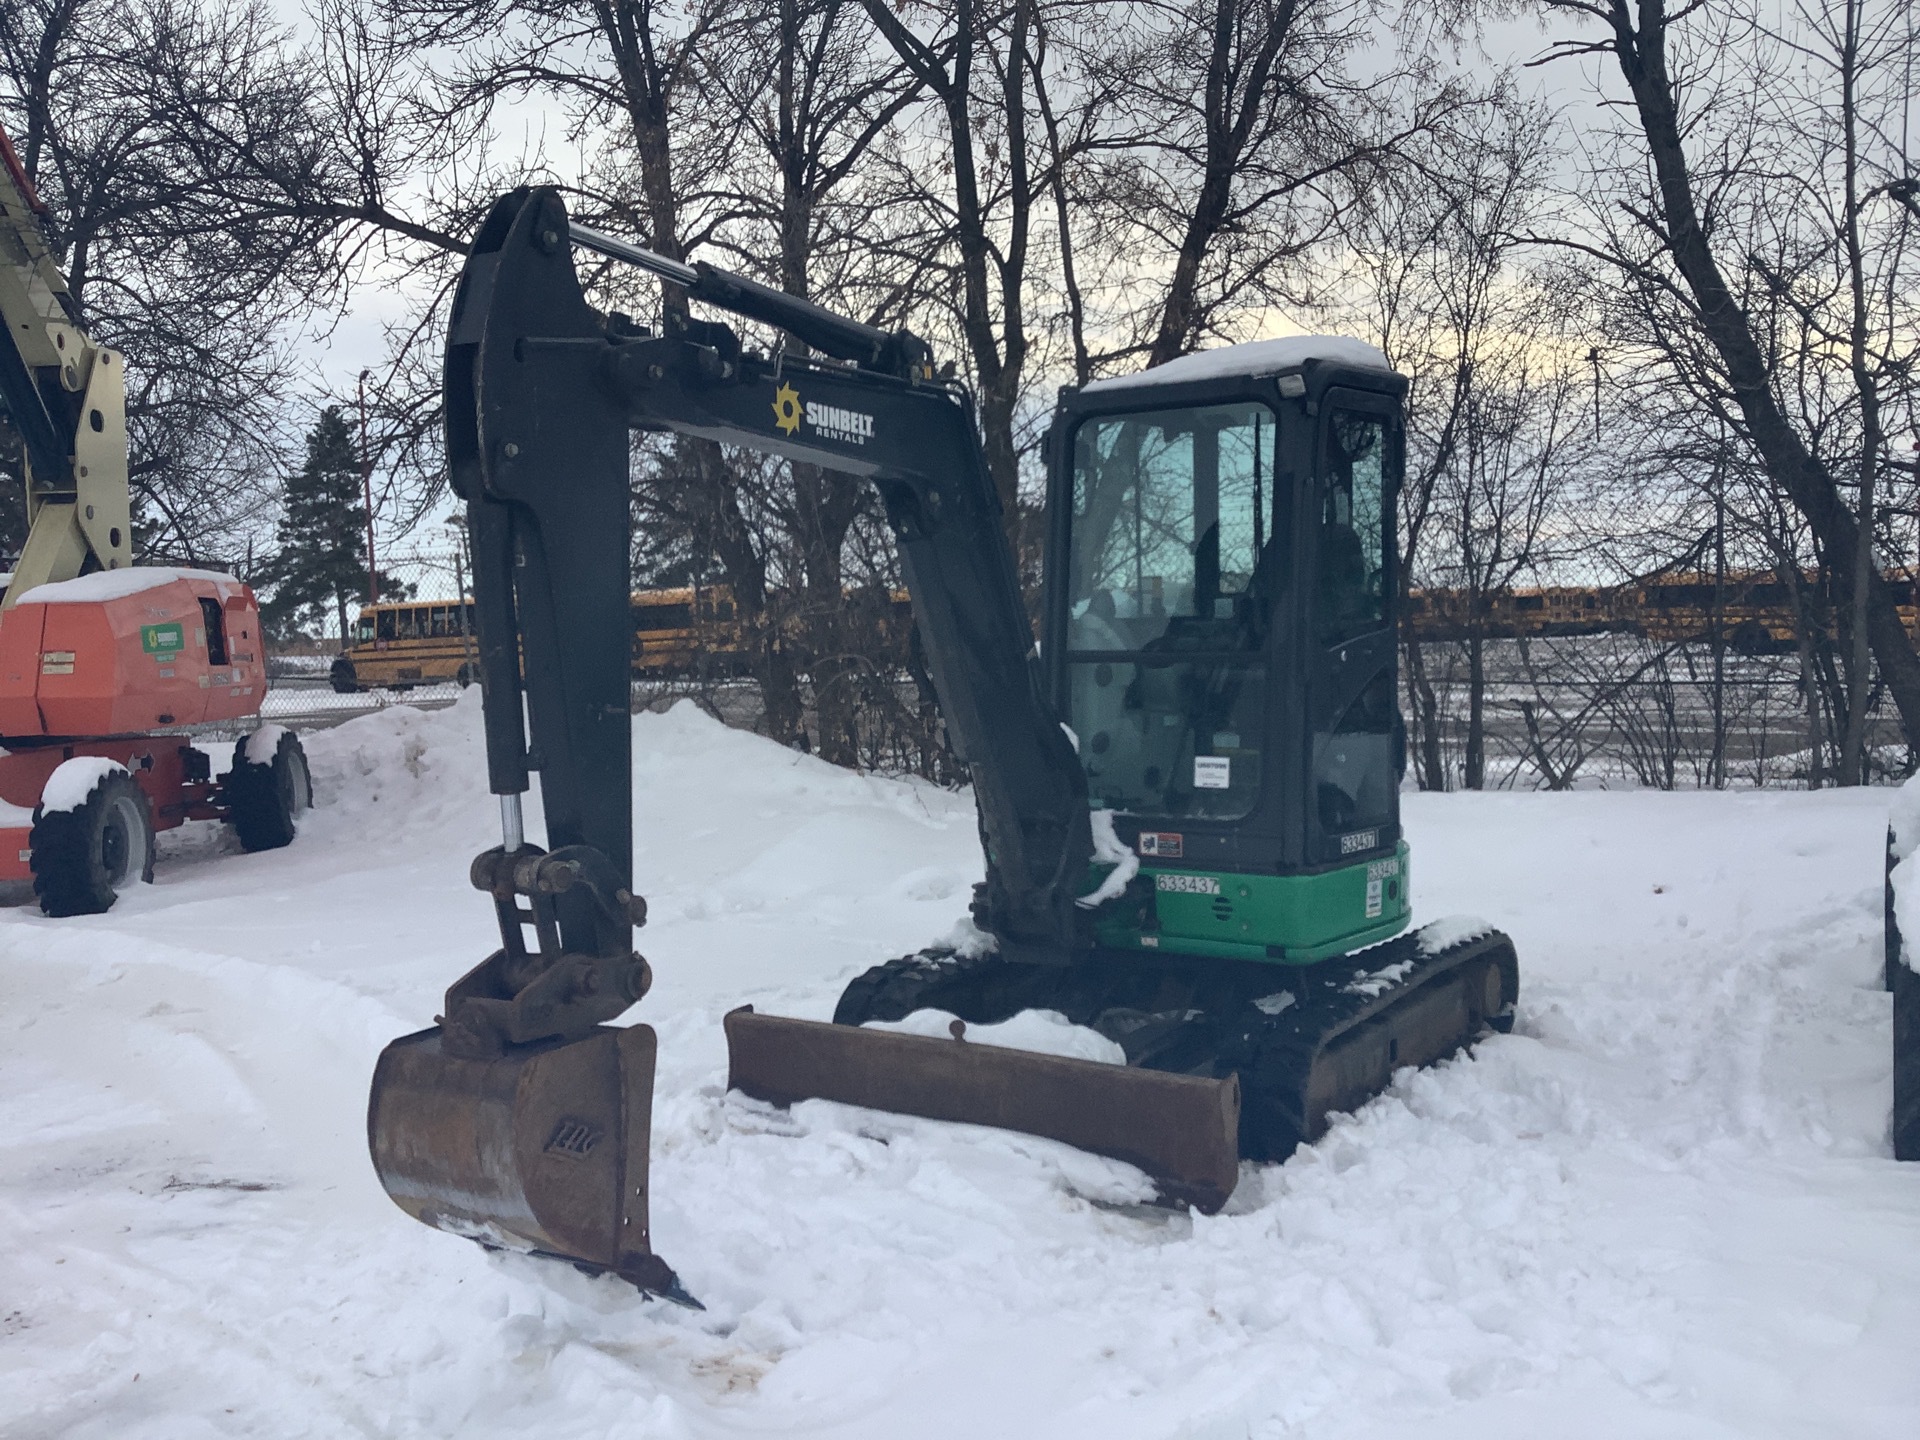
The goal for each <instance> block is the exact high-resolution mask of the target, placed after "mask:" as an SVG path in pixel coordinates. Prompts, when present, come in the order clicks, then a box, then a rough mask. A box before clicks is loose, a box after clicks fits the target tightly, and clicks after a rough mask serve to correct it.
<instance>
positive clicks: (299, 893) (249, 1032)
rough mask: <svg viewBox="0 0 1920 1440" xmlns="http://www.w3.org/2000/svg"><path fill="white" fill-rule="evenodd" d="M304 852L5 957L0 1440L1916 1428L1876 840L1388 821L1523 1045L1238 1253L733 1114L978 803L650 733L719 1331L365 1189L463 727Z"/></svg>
mask: <svg viewBox="0 0 1920 1440" xmlns="http://www.w3.org/2000/svg"><path fill="white" fill-rule="evenodd" d="M308 744H309V748H310V752H311V754H312V757H313V770H314V789H315V792H316V794H317V795H318V796H319V797H320V801H321V805H320V808H319V809H318V810H317V811H316V812H315V813H314V814H313V815H312V816H311V817H310V818H309V821H308V823H307V825H306V826H305V828H304V829H303V831H302V833H301V835H300V837H299V839H298V840H297V841H296V842H295V843H294V845H293V846H292V847H291V848H289V849H287V850H283V851H278V852H274V853H270V854H264V855H252V856H249V855H240V854H234V853H227V846H226V845H225V842H223V841H222V840H221V839H220V838H219V836H218V834H217V832H214V831H212V830H211V829H210V828H209V829H203V830H201V831H199V833H196V834H192V835H185V836H180V837H176V838H174V839H172V841H171V842H170V843H169V844H168V845H167V847H166V849H165V851H164V852H163V855H162V863H161V866H160V870H159V872H158V875H157V883H156V884H154V885H153V886H151V887H146V888H142V889H140V890H139V891H137V892H136V893H133V894H130V895H128V896H127V897H126V898H125V899H123V900H122V902H121V904H120V905H119V907H118V908H117V909H116V910H115V911H114V912H113V913H112V914H110V915H107V916H103V917H98V918H92V919H81V920H60V921H48V920H44V919H42V918H41V917H40V915H39V914H38V912H37V911H35V910H33V909H31V908H29V907H17V908H12V909H8V910H4V911H0V1033H3V1034H4V1038H3V1039H0V1235H4V1243H0V1435H4V1436H6V1437H9V1440H13V1437H29V1436H33V1437H38V1436H56V1435H57V1436H72V1437H115V1440H130V1437H158V1436H165V1437H211V1436H229V1435H254V1436H270V1437H290V1436H336V1435H339V1436H370V1435H380V1436H385V1435H449V1436H452V1435H458V1436H463V1437H468V1436H471V1437H494V1436H501V1437H505V1436H515V1437H521V1436H529V1435H538V1436H540V1437H542V1440H558V1437H572V1436H580V1437H587V1436H594V1437H599V1436H615V1435H618V1436H641V1435H645V1436H660V1437H708V1436H747V1435H767V1434H781V1435H790V1434H805V1435H809V1436H821V1437H825V1436H867V1437H889V1440H895V1437H903V1436H912V1437H945V1436H953V1437H963V1436H964V1437H968V1440H978V1437H983V1436H1001V1435H1006V1436H1035V1437H1039V1436H1045V1437H1049V1440H1056V1437H1059V1440H1066V1437H1080V1436H1086V1437H1098V1440H1128V1437H1169V1440H1171V1437H1183V1440H1228V1437H1233V1440H1239V1437H1280V1436H1313V1437H1353V1436H1396V1437H1397V1436H1406V1435H1415V1434H1417V1435H1420V1436H1422V1437H1451V1436H1459V1437H1474V1440H1485V1437H1496V1436H1528V1437H1534V1436H1554V1437H1562V1436H1574V1437H1584V1436H1593V1437H1602V1436H1604V1437H1608V1440H1617V1437H1669V1436H1671V1437H1696V1440H1697V1437H1708V1440H1712V1437H1723V1436H1787V1435H1792V1436H1809V1437H1811V1436H1822V1437H1825V1436H1889V1437H1896V1436H1897V1437H1902V1440H1911V1437H1913V1436H1914V1435H1916V1434H1920V1166H1910V1167H1900V1166H1896V1165H1895V1164H1894V1163H1893V1162H1892V1161H1891V1160H1890V1159H1889V1158H1888V1146H1887V1135H1886V1131H1887V1112H1888V1103H1889V1096H1888V1085H1889V1080H1888V1076H1889V1059H1888V1049H1889V1043H1890V1042H1889V1033H1888V1024H1889V1021H1888V1002H1887V997H1886V996H1885V994H1884V993H1883V992H1882V990H1881V988H1880V950H1879V923H1880V875H1881V858H1880V855H1881V850H1880V845H1881V835H1882V831H1883V828H1884V824H1885V818H1886V810H1887V803H1888V793H1887V792H1885V791H1879V792H1854V793H1831V792H1830V793H1824V794H1817V795H1806V794H1782V793H1760V794H1753V793H1748V794H1739V795H1711V794H1707V795H1700V794H1679V795H1670V794H1656V793H1625V794H1621V793H1610V794H1609V793H1588V794H1571V795H1485V796H1479V795H1453V796H1443V797H1426V796H1410V797H1409V798H1408V804H1407V814H1408V828H1409V831H1410V835H1411V839H1412V843H1413V846H1414V856H1415V860H1414V878H1415V896H1416V902H1417V904H1418V906H1419V908H1420V910H1421V912H1422V913H1423V914H1425V915H1428V916H1436V915H1442V914H1446V913H1449V912H1454V911H1466V912H1471V913H1474V914H1481V915H1486V916H1488V917H1491V918H1494V919H1497V920H1499V921H1501V922H1502V923H1504V924H1505V925H1506V926H1507V928H1508V929H1509V930H1510V931H1511V933H1512V934H1513V936H1514V937H1515V940H1516V941H1517V942H1518V945H1519V949H1520V955H1521V965H1522V977H1523V979H1522V989H1521V1001H1520V1016H1519V1024H1518V1027H1517V1029H1516V1032H1515V1033H1514V1034H1513V1035H1511V1036H1507V1037H1500V1038H1495V1039H1492V1040H1489V1041H1487V1042H1486V1043H1484V1044H1482V1045H1481V1046H1480V1047H1479V1048H1478V1050H1477V1051H1476V1052H1475V1053H1474V1054H1473V1055H1472V1056H1471V1057H1468V1058H1462V1059H1458V1060H1456V1061H1453V1062H1451V1063H1449V1064H1446V1065H1443V1066H1441V1067H1440V1068H1439V1069H1437V1070H1435V1071H1431V1072H1427V1073H1423V1074H1411V1073H1409V1074H1403V1075H1402V1076H1401V1078H1400V1080H1399V1083H1398V1084H1396V1085H1395V1087H1394V1088H1393V1090H1392V1091H1391V1092H1390V1093H1389V1094H1388V1095H1386V1096H1384V1097H1383V1098H1381V1099H1380V1100H1378V1101H1376V1102H1375V1103H1374V1104H1372V1105H1370V1106H1368V1107H1367V1108H1366V1109H1365V1110H1364V1111H1363V1112H1362V1113H1360V1114H1358V1115H1355V1116H1353V1117H1351V1118H1349V1119H1344V1120H1342V1121H1340V1122H1338V1123H1337V1124H1336V1126H1335V1127H1334V1130H1333V1131H1332V1133H1331V1134H1330V1135H1328V1137H1327V1138H1326V1139H1325V1140H1324V1141H1323V1142H1322V1143H1321V1144H1319V1145H1317V1146H1315V1147H1313V1148H1312V1149H1311V1150H1308V1151H1305V1152H1302V1153H1301V1154H1299V1155H1298V1156H1296V1157H1295V1158H1294V1159H1293V1160H1291V1161H1290V1162H1289V1163H1287V1164H1286V1165H1284V1166H1280V1167H1269V1168H1252V1167H1249V1169H1248V1170H1247V1172H1246V1173H1245V1175H1244V1176H1243V1179H1242V1183H1241V1186H1240V1189H1239V1191H1238V1192H1237V1194H1236V1195H1235V1197H1234V1199H1233V1201H1232V1203H1231V1204H1230V1206H1229V1207H1228V1209H1227V1211H1226V1212H1225V1213H1223V1214H1221V1215H1219V1216H1216V1217H1214V1218H1212V1219H1205V1218H1196V1217H1193V1216H1189V1215H1175V1214H1168V1213H1164V1212H1158V1211H1152V1210H1143V1209H1139V1208H1133V1207H1129V1206H1127V1205H1125V1204H1119V1203H1115V1199H1116V1197H1123V1196H1125V1195H1126V1194H1128V1193H1129V1192H1130V1190H1131V1188H1132V1187H1131V1185H1130V1184H1129V1175H1130V1173H1131V1172H1122V1171H1121V1170H1120V1169H1119V1167H1115V1166H1112V1165H1110V1164H1108V1163H1107V1162H1104V1161H1098V1160H1093V1159H1090V1158H1088V1157H1085V1156H1081V1155H1077V1154H1075V1153H1074V1152H1070V1151H1066V1150H1064V1149H1062V1148H1060V1147H1057V1146H1052V1145H1048V1144H1045V1143H1042V1142H1038V1141H1034V1140H1031V1139H1026V1138H1022V1137H1018V1136H1009V1135H1003V1134H997V1133H992V1132H984V1131H977V1130H966V1129H960V1128H956V1127H943V1126H939V1125H935V1124H932V1123H929V1122H923V1121H916V1120H907V1119H901V1118H897V1117H887V1116H878V1115H872V1114H866V1113H861V1112H856V1111H850V1110H845V1109H840V1108H838V1107H833V1106H829V1105H825V1104H821V1103H815V1104H812V1105H807V1106H802V1107H800V1108H799V1109H797V1110H796V1111H795V1112H794V1113H793V1114H792V1115H791V1116H788V1115H783V1114H781V1113H779V1112H776V1111H772V1110H769V1109H766V1108H765V1107H762V1106H759V1105H756V1104H754V1103H751V1102H748V1101H745V1100H742V1099H740V1098H738V1097H733V1098H729V1097H728V1096H727V1095H726V1094H725V1093H724V1091H723V1089H722V1086H723V1084H724V1075H725V1068H724V1042H723V1039H722V1035H721V1028H720V1016H721V1015H722V1013H723V1012H724V1011H725V1010H727V1009H728V1008H730V1007H732V1006H734V1005H736V1004H739V1003H741V1002H743V1001H751V1002H753V1003H754V1004H755V1005H757V1006H759V1007H761V1008H763V1009H767V1010H773V1011H779V1012H784V1013H790V1014H801V1015H810V1016H816V1017H824V1016H825V1015H827V1014H828V1013H829V1011H830V1009H831V1006H832V1003H833V999H834V997H835V996H836V995H837V993H838V991H839V988H840V986H841V985H842V984H843V983H844V982H845V980H846V979H847V978H848V977H849V976H851V975H852V974H854V973H855V972H856V971H858V970H860V969H862V968H864V967H865V966H867V965H868V964H871V963H873V962H874V961H876V960H879V959H883V958H885V957H887V956H889V955H892V954H896V953H899V952H901V951H904V950H907V949H909V948H913V947H917V946H918V945H921V944H923V943H925V942H927V941H929V940H931V939H935V938H938V937H940V936H941V935H943V934H945V933H946V932H948V931H949V930H950V929H951V927H952V926H953V924H954V922H955V920H956V918H957V917H958V916H959V915H960V914H961V913H962V911H963V908H964V904H965V899H966V895H967V887H968V885H969V884H970V882H971V881H972V880H973V878H974V877H975V874H976V872H977V870H978V864H979V861H978V852H977V848H976V847H977V842H976V840H975V833H974V825H973V817H972V811H971V805H970V803H969V801H968V800H967V799H966V797H964V796H955V795H950V794H946V793H943V792H941V791H939V790H935V789H932V788H929V787H927V786H923V785H917V784H908V783H899V782H892V781H885V780H878V779H867V778H861V777H858V776H854V775H850V774H847V773H844V772H840V771H836V770H833V769H831V768H829V767H828V766H826V765H824V764H822V763H820V762H818V761H815V760H812V759H809V758H806V757H803V756H799V755H795V754H792V753H789V752H786V751H782V750H779V749H776V748H774V747H772V746H770V745H768V744H767V743H766V742H764V741H761V740H758V739H756V738H754V737H752V736H750V735H746V734H742V733H739V732H735V731H728V730H724V729H722V728H720V727H719V726H718V725H716V724H714V723H712V722H711V721H708V720H706V719H705V718H703V717H702V716H700V715H699V714H698V713H697V712H695V711H694V710H693V709H691V707H687V706H682V707H680V708H678V709H676V710H674V711H672V712H671V713H669V714H665V715H646V716H642V717H639V718H638V720H637V722H636V742H635V754H636V767H635V770H636V773H635V797H636V798H635V814H636V819H637V822H638V835H639V838H638V860H637V871H638V874H639V877H640V882H641V888H642V889H643V890H644V892H645V893H646V894H647V896H648V897H649V899H650V901H651V903H652V913H653V922H652V924H651V925H649V926H648V928H647V929H646V930H644V931H642V932H641V936H640V938H641V942H642V949H643V950H644V951H645V952H646V954H647V955H648V957H649V958H650V959H651V961H652V962H653V966H654V969H655V973H656V976H657V983H656V987H655V990H654V993H653V994H652V995H651V996H650V997H649V998H648V999H647V1001H646V1002H645V1003H644V1004H643V1005H642V1006H641V1007H640V1009H639V1011H638V1012H636V1013H637V1014H639V1015H643V1016H645V1017H646V1018H647V1019H649V1020H650V1021H651V1022H652V1023H653V1024H654V1025H655V1026H657V1027H658V1028H659V1030H660V1032H661V1042H662V1043H661V1073H660V1078H659V1085H658V1092H657V1100H656V1119H655V1130H654V1136H655V1145H654V1194H655V1200H654V1214H653V1233H654V1239H655V1242H656V1244H657V1245H658V1247H659V1249H660V1251H661V1253H662V1254H664V1255H665V1256H666V1257H667V1258H668V1260H669V1261H670V1262H671V1263H672V1264H673V1265H674V1266H675V1267H676V1268H677V1269H678V1270H679V1272H680V1275H681V1276H682V1278H683V1279H684V1280H685V1281H686V1283H687V1284H688V1286H689V1287H690V1288H691V1289H692V1290H693V1291H694V1292H695V1293H696V1294H698V1295H699V1296H700V1297H701V1298H702V1299H703V1300H704V1301H705V1302H706V1305H707V1307H708V1308H707V1310H706V1312H705V1313H704V1314H701V1313H694V1312H690V1311H685V1310H680V1309H676V1308H674V1307H672V1306H668V1305H664V1304H659V1303H650V1302H646V1301H643V1300H641V1299H640V1298H638V1297H637V1296H636V1295H635V1294H634V1293H633V1292H632V1291H631V1290H629V1289H627V1288H626V1287H625V1286H623V1285H621V1284H619V1283H617V1282H615V1281H612V1280H591V1279H588V1278H586V1277H584V1276H582V1275H579V1274H577V1273H575V1272H574V1271H572V1270H570V1269H567V1268H565V1267H563V1266H558V1265H553V1264H545V1263H541V1262H537V1261H531V1260H527V1259H523V1258H518V1257H511V1256H507V1257H501V1256H490V1255H488V1254H486V1253H484V1252H482V1251H481V1250H480V1249H478V1248H477V1247H475V1246H472V1245H469V1244H466V1243H464V1242H462V1241H459V1240H456V1239H454V1238H452V1237H450V1236H446V1235H443V1234H439V1233H437V1232H434V1231H431V1230H428V1229H426V1228H424V1227H422V1226H419V1225H417V1224H415V1223H414V1222H413V1221H411V1220H409V1219H407V1218H406V1217H405V1216H404V1215H402V1214H401V1212H400V1211H399V1210H398V1209H396V1208H395V1207H394V1206H393V1205H392V1204H391V1203H390V1202H389V1201H388V1200H387V1199H386V1197H385V1196H384V1195H383V1194H382V1193H381V1191H380V1189H379V1186H378V1185H377V1183H376V1182H375V1180H374V1177H373V1174H372V1171H371V1168H370V1166H369V1164H368V1161H367V1156H366V1148H365V1134H364V1107H365V1103H366V1085H367V1080H368V1076H369V1073H370V1072H371V1069H372V1066H373V1060H374V1056H375V1055H376V1053H377V1052H378V1050H379V1048H380V1046H381V1045H382V1044H384V1043H385V1042H386V1041H387V1040H388V1039H390V1038H392V1037H393V1036H394V1035H397V1034H399V1033H402V1032H404V1031H407V1030H410V1029H415V1028H418V1027H419V1026H421V1025H423V1024H425V1023H427V1022H428V1020H429V1019H430V1017H431V1016H432V1015H433V1014H434V1012H435V1010H436V1008H437V1006H438V1002H439V998H440V992H441V991H442V989H443V988H444V987H445V986H446V984H447V983H448V982H449V981H451V980H452V979H453V978H454V977H456V976H457V975H458V974H459V973H461V972H462V971H463V970H465V969H466V968H467V967H468V966H470V965H471V964H472V963H474V961H476V960H477V959H479V958H480V957H481V956H482V955H483V954H485V953H486V951H487V950H489V949H490V948H491V947H492V945H493V944H494V937H493V935H492V933H491V930H492V917H491V908H490V906H489V905H488V904H487V903H486V902H485V900H484V898H483V897H481V896H479V895H477V894H476V893H474V892H473V891H471V890H469V889H468V888H467V884H466V867H467V860H468V858H469V856H470V855H471V854H472V853H473V852H474V851H476V850H477V849H479V848H481V847H483V846H485V845H486V844H489V843H491V842H492V840H493V822H494V809H493V805H492V802H491V799H490V797H488V796H487V795H486V794H485V793H484V778H483V776H484V770H483V767H482V764H481V756H480V740H479V726H478V710H477V708H476V706H475V704H474V702H473V699H472V698H469V699H467V700H464V701H463V702H462V703H461V704H459V705H458V706H456V707H455V708H453V709H451V710H447V711H441V712H436V713H431V714H427V713H421V712H418V711H414V710H410V709H404V708H403V709H392V710H388V711H385V712H383V713H381V714H378V715H374V716H369V717H367V718H365V719H361V720H357V721H353V722H351V723H349V724H346V725H343V726H341V727H339V728H338V729H334V730H329V731H323V732H319V733H316V734H314V735H311V736H310V737H308Z"/></svg>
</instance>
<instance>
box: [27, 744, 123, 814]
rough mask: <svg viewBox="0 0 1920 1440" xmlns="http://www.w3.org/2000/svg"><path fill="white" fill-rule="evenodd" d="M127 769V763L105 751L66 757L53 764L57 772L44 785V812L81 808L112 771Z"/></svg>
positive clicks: (50, 812)
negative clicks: (70, 757) (124, 763)
mask: <svg viewBox="0 0 1920 1440" xmlns="http://www.w3.org/2000/svg"><path fill="white" fill-rule="evenodd" d="M126 773H127V767H126V766H124V765H122V764H121V763H120V762H119V761H118V760H109V759H107V758H106V757H105V756H104V755H76V756H74V757H73V758H72V759H71V760H62V761H61V762H60V763H59V764H58V765H56V766H54V767H53V773H52V774H51V775H49V776H48V777H47V783H46V785H45V786H43V787H42V788H41V791H40V813H41V814H43V815H51V814H53V813H54V812H56V811H59V810H78V809H79V808H80V807H81V806H82V805H84V804H86V803H87V797H88V796H89V795H91V794H92V793H93V787H94V786H96V785H98V784H99V783H100V782H101V781H102V780H104V779H106V778H107V776H109V775H124V774H126Z"/></svg>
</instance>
